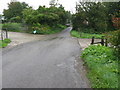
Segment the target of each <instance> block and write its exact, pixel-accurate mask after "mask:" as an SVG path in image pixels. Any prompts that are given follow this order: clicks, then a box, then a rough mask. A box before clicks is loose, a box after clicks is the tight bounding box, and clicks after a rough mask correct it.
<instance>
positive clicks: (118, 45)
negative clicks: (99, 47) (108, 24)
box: [105, 30, 120, 56]
mask: <svg viewBox="0 0 120 90" xmlns="http://www.w3.org/2000/svg"><path fill="white" fill-rule="evenodd" d="M105 36H106V38H107V39H108V43H110V44H111V45H112V46H113V47H114V48H115V49H116V51H117V53H118V56H119V55H120V30H116V31H112V32H108V33H105Z"/></svg>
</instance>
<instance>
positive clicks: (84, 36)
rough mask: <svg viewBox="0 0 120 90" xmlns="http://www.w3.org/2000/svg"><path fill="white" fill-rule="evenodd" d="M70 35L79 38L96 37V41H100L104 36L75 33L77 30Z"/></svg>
mask: <svg viewBox="0 0 120 90" xmlns="http://www.w3.org/2000/svg"><path fill="white" fill-rule="evenodd" d="M70 34H71V35H72V36H73V37H77V38H92V37H93V36H94V37H95V38H96V39H100V38H101V37H102V36H103V35H102V34H90V33H84V32H80V33H79V32H78V31H75V30H72V31H71V32H70Z"/></svg>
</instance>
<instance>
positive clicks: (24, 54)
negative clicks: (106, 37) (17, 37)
mask: <svg viewBox="0 0 120 90" xmlns="http://www.w3.org/2000/svg"><path fill="white" fill-rule="evenodd" d="M71 29H72V28H71V27H69V28H67V29H65V30H64V31H62V32H61V33H58V34H54V35H48V36H47V37H46V38H45V39H44V40H39V41H35V42H29V43H26V44H21V45H19V46H16V47H14V48H11V49H5V50H3V52H2V56H3V57H2V87H3V88H88V87H89V84H88V81H87V78H86V77H85V74H84V70H83V68H82V67H83V66H82V64H81V66H80V67H79V69H77V68H78V67H77V66H78V63H77V61H79V55H80V50H81V49H80V46H79V44H78V41H77V39H76V38H72V37H71V36H70V34H69V32H70V30H71ZM79 71H80V72H79Z"/></svg>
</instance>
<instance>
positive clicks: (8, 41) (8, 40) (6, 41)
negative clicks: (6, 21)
mask: <svg viewBox="0 0 120 90" xmlns="http://www.w3.org/2000/svg"><path fill="white" fill-rule="evenodd" d="M3 42H4V43H10V42H11V40H10V39H7V38H6V39H4V41H3Z"/></svg>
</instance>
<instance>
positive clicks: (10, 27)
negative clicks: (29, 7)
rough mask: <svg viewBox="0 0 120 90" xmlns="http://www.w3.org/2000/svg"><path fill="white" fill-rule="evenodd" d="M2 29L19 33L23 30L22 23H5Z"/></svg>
mask: <svg viewBox="0 0 120 90" xmlns="http://www.w3.org/2000/svg"><path fill="white" fill-rule="evenodd" d="M2 29H3V30H4V29H7V30H8V31H14V32H19V31H20V30H21V24H20V23H5V24H3V27H2Z"/></svg>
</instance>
